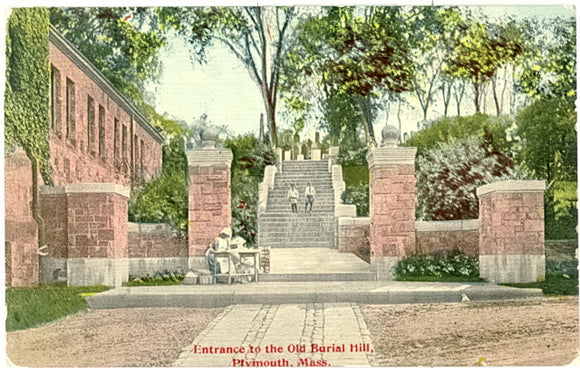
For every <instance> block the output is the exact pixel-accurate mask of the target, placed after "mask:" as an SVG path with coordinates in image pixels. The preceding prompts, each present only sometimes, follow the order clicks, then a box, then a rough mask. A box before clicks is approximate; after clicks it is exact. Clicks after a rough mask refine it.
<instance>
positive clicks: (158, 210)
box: [129, 138, 189, 234]
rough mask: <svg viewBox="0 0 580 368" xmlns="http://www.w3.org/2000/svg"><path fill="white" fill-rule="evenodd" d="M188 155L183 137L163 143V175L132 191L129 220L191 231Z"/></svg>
mask: <svg viewBox="0 0 580 368" xmlns="http://www.w3.org/2000/svg"><path fill="white" fill-rule="evenodd" d="M188 205H189V203H188V198H187V159H186V157H185V152H184V141H183V138H174V139H173V140H172V141H171V143H170V144H169V145H166V146H164V147H163V168H162V172H161V175H160V176H159V177H158V178H156V179H155V180H152V181H151V182H149V183H147V184H145V185H143V186H141V187H140V188H138V189H136V190H135V193H132V194H131V200H130V201H129V221H134V222H150V223H169V224H171V225H172V226H173V227H174V228H175V229H176V230H177V231H178V232H179V233H180V234H186V233H187V222H188V216H189V214H188V211H187V209H188Z"/></svg>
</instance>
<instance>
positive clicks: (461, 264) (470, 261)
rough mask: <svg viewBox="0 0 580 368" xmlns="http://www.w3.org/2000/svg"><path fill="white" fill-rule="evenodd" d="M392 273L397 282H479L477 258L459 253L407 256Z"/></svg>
mask: <svg viewBox="0 0 580 368" xmlns="http://www.w3.org/2000/svg"><path fill="white" fill-rule="evenodd" d="M393 271H394V274H395V280H397V281H481V279H480V278H479V263H478V260H477V258H475V257H469V256H466V255H464V254H461V253H459V252H454V253H452V254H449V255H440V254H433V255H431V254H426V255H423V254H422V255H412V256H408V257H405V258H403V259H401V260H400V261H399V262H397V264H396V265H395V266H394V269H393Z"/></svg>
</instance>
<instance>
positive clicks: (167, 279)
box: [125, 270, 185, 286]
mask: <svg viewBox="0 0 580 368" xmlns="http://www.w3.org/2000/svg"><path fill="white" fill-rule="evenodd" d="M184 278H185V274H184V273H183V271H180V270H179V271H169V270H164V271H156V272H155V273H154V274H153V276H151V275H149V274H147V275H146V276H143V277H136V276H133V275H129V281H128V282H126V283H125V286H152V285H174V284H180V283H181V282H182V281H183V279H184Z"/></svg>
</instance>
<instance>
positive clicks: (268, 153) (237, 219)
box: [225, 134, 276, 246]
mask: <svg viewBox="0 0 580 368" xmlns="http://www.w3.org/2000/svg"><path fill="white" fill-rule="evenodd" d="M225 146H226V147H227V148H229V149H231V151H232V154H233V156H234V157H233V160H232V189H231V190H232V235H233V236H240V237H242V238H243V239H244V240H245V241H246V245H247V246H253V245H255V243H256V235H257V232H258V223H257V222H258V221H257V220H258V213H257V210H258V187H259V184H260V182H261V181H262V178H263V177H264V169H265V168H266V166H267V165H273V164H275V163H276V157H275V155H274V153H273V152H272V149H271V148H270V147H269V146H268V145H267V144H264V143H261V142H259V141H258V140H257V139H256V137H254V136H253V135H251V134H247V135H243V136H239V137H237V138H235V139H229V140H227V141H226V142H225Z"/></svg>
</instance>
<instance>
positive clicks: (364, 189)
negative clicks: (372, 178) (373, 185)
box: [342, 183, 369, 217]
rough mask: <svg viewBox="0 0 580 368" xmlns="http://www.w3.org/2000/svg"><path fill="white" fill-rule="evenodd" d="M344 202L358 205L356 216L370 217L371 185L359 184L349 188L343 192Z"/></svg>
mask: <svg viewBox="0 0 580 368" xmlns="http://www.w3.org/2000/svg"><path fill="white" fill-rule="evenodd" d="M342 202H343V203H346V204H355V205H356V215H357V216H362V217H366V216H368V215H369V184H368V183H367V184H359V185H355V186H352V187H347V188H346V189H345V191H344V192H342Z"/></svg>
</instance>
